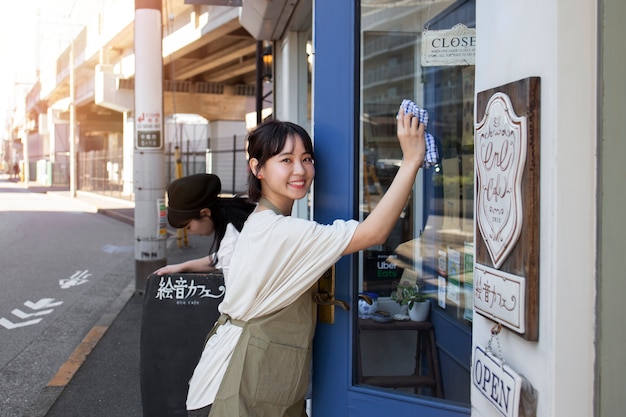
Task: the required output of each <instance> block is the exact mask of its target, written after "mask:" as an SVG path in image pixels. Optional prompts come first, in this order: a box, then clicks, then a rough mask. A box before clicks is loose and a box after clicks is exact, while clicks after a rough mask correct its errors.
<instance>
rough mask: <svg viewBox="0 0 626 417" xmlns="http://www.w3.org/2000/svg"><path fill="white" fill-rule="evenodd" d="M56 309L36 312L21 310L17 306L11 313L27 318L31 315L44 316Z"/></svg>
mask: <svg viewBox="0 0 626 417" xmlns="http://www.w3.org/2000/svg"><path fill="white" fill-rule="evenodd" d="M53 311H54V310H52V309H50V310H43V311H38V312H36V313H24V312H23V311H22V310H20V309H19V308H16V309H15V310H13V311H11V313H12V314H13V315H14V316H17V317H19V318H21V319H27V318H29V317H34V316H43V315H45V314H50V313H52V312H53Z"/></svg>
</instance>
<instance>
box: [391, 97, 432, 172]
mask: <svg viewBox="0 0 626 417" xmlns="http://www.w3.org/2000/svg"><path fill="white" fill-rule="evenodd" d="M397 119H398V120H397V123H398V141H399V142H400V148H401V149H402V156H403V158H402V160H403V163H404V161H407V162H408V163H412V162H417V163H418V164H419V165H418V166H422V164H423V163H424V155H426V140H425V134H424V124H423V123H420V122H419V119H418V118H417V117H416V116H415V115H414V114H413V113H412V112H408V113H406V112H405V109H404V107H401V108H400V111H399V113H398V118H397Z"/></svg>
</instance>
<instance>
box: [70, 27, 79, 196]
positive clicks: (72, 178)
mask: <svg viewBox="0 0 626 417" xmlns="http://www.w3.org/2000/svg"><path fill="white" fill-rule="evenodd" d="M75 88H76V87H75V81H74V38H72V41H71V44H70V126H69V127H70V133H69V136H70V138H69V139H70V197H72V198H74V197H76V188H77V180H76V174H77V170H76V89H75Z"/></svg>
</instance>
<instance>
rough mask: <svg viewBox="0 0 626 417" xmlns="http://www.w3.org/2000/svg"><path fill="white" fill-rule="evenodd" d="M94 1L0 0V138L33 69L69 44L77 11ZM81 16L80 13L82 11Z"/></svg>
mask: <svg viewBox="0 0 626 417" xmlns="http://www.w3.org/2000/svg"><path fill="white" fill-rule="evenodd" d="M98 3H99V2H98V1H97V0H95V1H94V0H0V57H1V58H2V65H0V129H1V130H0V138H2V139H6V138H7V132H6V131H7V129H6V126H7V122H8V118H9V117H10V114H11V113H12V110H13V109H14V108H15V107H16V102H17V101H18V100H22V97H24V90H25V91H26V92H28V91H29V90H30V89H31V88H32V85H33V84H34V82H35V81H36V80H37V76H36V74H37V69H38V68H39V67H40V66H42V65H45V63H47V62H50V55H53V56H58V55H59V53H60V52H61V51H62V50H63V49H65V48H66V47H67V45H69V41H70V39H71V35H72V33H74V34H75V33H76V31H77V28H78V27H79V26H78V25H77V22H78V21H80V20H81V19H82V20H83V21H84V17H82V16H81V12H83V11H84V10H88V9H89V6H90V5H91V6H92V7H93V5H98ZM83 15H84V13H83Z"/></svg>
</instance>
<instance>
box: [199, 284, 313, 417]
mask: <svg viewBox="0 0 626 417" xmlns="http://www.w3.org/2000/svg"><path fill="white" fill-rule="evenodd" d="M314 289H315V290H316V289H317V286H315V287H314V288H312V289H311V291H308V292H307V293H305V294H304V295H302V296H301V297H300V298H299V299H298V300H296V301H295V302H294V303H292V304H291V305H289V306H287V307H285V308H284V309H282V310H280V311H277V312H276V313H273V314H270V315H268V316H264V317H258V318H255V319H252V320H250V321H248V322H242V321H238V320H232V321H231V322H232V324H235V325H238V326H241V327H243V331H242V333H241V336H240V338H239V341H238V342H237V345H236V347H235V350H234V352H233V356H232V358H231V360H230V363H229V365H228V368H227V370H226V374H225V375H224V379H223V380H222V383H221V385H220V387H219V389H218V392H217V395H216V397H215V402H214V403H213V405H212V407H211V413H210V414H209V417H253V416H254V417H306V412H305V395H306V392H307V388H308V386H309V375H310V367H311V344H312V340H313V335H314V333H315V322H316V318H317V317H316V311H317V310H316V304H315V302H314V301H313V292H314ZM227 320H229V318H228V317H227V316H222V317H220V320H218V324H217V325H216V328H217V326H219V325H220V324H223V323H225V322H226V321H227ZM214 332H215V329H213V330H212V331H211V334H212V333H214Z"/></svg>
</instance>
